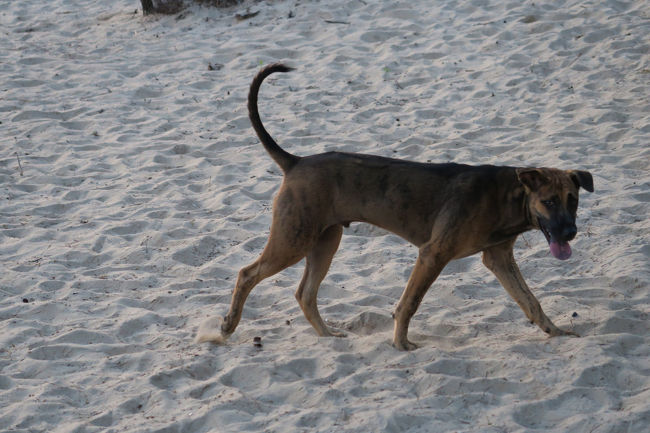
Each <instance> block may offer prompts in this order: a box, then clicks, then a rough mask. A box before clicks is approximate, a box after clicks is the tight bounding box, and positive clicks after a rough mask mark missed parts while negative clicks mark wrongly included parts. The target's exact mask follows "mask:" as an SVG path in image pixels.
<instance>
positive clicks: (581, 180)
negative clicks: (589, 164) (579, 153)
mask: <svg viewBox="0 0 650 433" xmlns="http://www.w3.org/2000/svg"><path fill="white" fill-rule="evenodd" d="M569 176H571V180H572V181H573V183H575V184H576V186H577V187H578V188H580V187H583V188H584V189H586V190H587V191H589V192H594V179H593V178H592V177H591V173H589V172H588V171H582V170H569Z"/></svg>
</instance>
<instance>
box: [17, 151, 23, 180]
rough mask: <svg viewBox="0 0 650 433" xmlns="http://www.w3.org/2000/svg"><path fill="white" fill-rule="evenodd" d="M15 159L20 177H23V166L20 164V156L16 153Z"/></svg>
mask: <svg viewBox="0 0 650 433" xmlns="http://www.w3.org/2000/svg"><path fill="white" fill-rule="evenodd" d="M16 159H17V160H18V168H19V169H20V175H21V176H22V175H23V166H22V164H21V163H20V156H19V155H18V152H16Z"/></svg>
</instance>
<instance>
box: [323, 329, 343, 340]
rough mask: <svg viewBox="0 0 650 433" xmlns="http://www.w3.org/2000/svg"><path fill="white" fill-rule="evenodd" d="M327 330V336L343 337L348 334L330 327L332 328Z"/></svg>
mask: <svg viewBox="0 0 650 433" xmlns="http://www.w3.org/2000/svg"><path fill="white" fill-rule="evenodd" d="M327 332H328V335H327V336H328V337H338V338H345V337H347V336H348V334H346V333H345V332H343V331H338V330H336V329H332V328H327Z"/></svg>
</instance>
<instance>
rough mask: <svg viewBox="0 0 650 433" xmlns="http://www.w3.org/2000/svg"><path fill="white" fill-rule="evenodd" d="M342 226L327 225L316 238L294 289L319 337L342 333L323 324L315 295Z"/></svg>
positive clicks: (333, 251)
mask: <svg viewBox="0 0 650 433" xmlns="http://www.w3.org/2000/svg"><path fill="white" fill-rule="evenodd" d="M342 234H343V227H342V226H341V225H339V224H337V225H333V226H330V227H328V228H327V229H326V230H325V231H324V232H323V233H322V234H321V235H320V237H319V238H318V241H317V242H316V245H314V247H313V248H312V249H311V251H310V252H309V253H308V254H307V265H306V266H305V273H304V274H303V276H302V281H301V282H300V286H298V290H297V291H296V299H297V300H298V303H299V304H300V308H302V311H303V313H304V314H305V317H306V318H307V320H308V321H309V323H311V326H313V327H314V329H315V330H316V332H317V333H318V335H319V336H321V337H330V336H334V337H343V336H345V334H344V333H342V332H338V331H334V330H331V329H329V328H328V327H327V325H325V322H323V319H322V318H321V316H320V314H319V313H318V306H317V299H316V298H317V295H318V288H319V287H320V283H321V281H323V278H325V274H327V271H328V270H329V267H330V264H331V263H332V258H333V257H334V253H336V250H337V248H338V247H339V243H340V241H341V235H342Z"/></svg>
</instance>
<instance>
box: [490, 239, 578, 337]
mask: <svg viewBox="0 0 650 433" xmlns="http://www.w3.org/2000/svg"><path fill="white" fill-rule="evenodd" d="M514 241H515V239H512V240H511V241H509V242H505V243H502V244H499V245H496V246H493V247H491V248H488V249H487V250H485V251H483V264H484V265H485V266H486V267H487V268H488V269H489V270H491V271H492V273H494V275H495V276H496V277H497V280H499V282H500V283H501V285H502V286H503V287H504V288H505V289H506V291H507V292H508V294H510V296H512V298H513V299H514V300H515V302H517V304H519V306H520V307H521V309H522V310H523V311H524V313H525V314H526V317H528V320H530V321H531V322H532V323H535V324H536V325H537V326H539V327H540V328H541V329H542V330H543V331H544V332H546V333H547V334H548V335H550V336H551V337H555V336H560V335H574V336H576V337H577V336H578V334H576V333H575V332H572V331H565V330H563V329H560V328H558V327H557V326H555V325H554V324H553V322H551V319H549V318H548V317H547V316H546V314H544V311H543V310H542V306H541V305H540V304H539V301H538V300H537V298H536V297H535V295H534V294H533V293H532V292H531V291H530V289H529V288H528V285H527V284H526V281H525V280H524V277H523V276H522V275H521V272H520V271H519V267H518V266H517V262H515V258H514V255H513V254H512V247H513V245H514Z"/></svg>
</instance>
